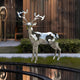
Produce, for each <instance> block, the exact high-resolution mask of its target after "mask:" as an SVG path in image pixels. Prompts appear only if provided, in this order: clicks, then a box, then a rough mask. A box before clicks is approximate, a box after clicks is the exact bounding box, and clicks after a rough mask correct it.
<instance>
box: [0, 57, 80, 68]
mask: <svg viewBox="0 0 80 80" xmlns="http://www.w3.org/2000/svg"><path fill="white" fill-rule="evenodd" d="M52 58H53V57H46V58H42V57H39V58H38V61H37V64H49V65H59V66H64V67H71V68H77V69H80V58H68V57H63V58H60V60H59V61H57V60H56V59H55V60H53V59H52ZM0 62H23V63H34V62H31V58H0Z"/></svg>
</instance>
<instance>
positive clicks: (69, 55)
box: [0, 53, 80, 58]
mask: <svg viewBox="0 0 80 80" xmlns="http://www.w3.org/2000/svg"><path fill="white" fill-rule="evenodd" d="M38 56H39V57H44V58H45V57H47V56H54V54H51V53H48V54H44V53H39V54H38ZM57 56H58V54H57ZM0 57H6V58H12V57H21V58H29V57H32V53H25V54H24V53H20V54H17V53H16V54H15V53H13V54H8V53H7V54H6V53H4V54H0ZM61 57H76V58H80V54H69V53H67V54H65V53H63V54H61Z"/></svg>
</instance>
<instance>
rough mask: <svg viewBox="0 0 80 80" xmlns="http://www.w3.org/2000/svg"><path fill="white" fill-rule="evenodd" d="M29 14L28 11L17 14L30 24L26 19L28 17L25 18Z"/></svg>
mask: <svg viewBox="0 0 80 80" xmlns="http://www.w3.org/2000/svg"><path fill="white" fill-rule="evenodd" d="M27 13H28V9H27V10H26V11H22V12H17V14H18V17H19V18H23V19H24V20H25V21H26V22H28V21H27V19H26V17H25V15H26V14H27ZM22 14H23V16H21V15H22ZM26 22H24V21H23V23H26Z"/></svg>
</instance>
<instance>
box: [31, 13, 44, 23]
mask: <svg viewBox="0 0 80 80" xmlns="http://www.w3.org/2000/svg"><path fill="white" fill-rule="evenodd" d="M34 16H35V17H34V19H33V20H32V23H33V22H34V21H36V20H37V19H40V18H41V20H44V18H45V15H44V16H40V15H39V14H38V15H36V13H34Z"/></svg>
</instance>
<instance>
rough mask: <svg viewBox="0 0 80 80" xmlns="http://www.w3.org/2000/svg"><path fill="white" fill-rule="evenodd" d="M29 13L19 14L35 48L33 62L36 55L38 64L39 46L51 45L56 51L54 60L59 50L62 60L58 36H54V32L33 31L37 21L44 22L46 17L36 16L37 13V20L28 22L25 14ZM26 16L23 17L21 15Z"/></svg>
mask: <svg viewBox="0 0 80 80" xmlns="http://www.w3.org/2000/svg"><path fill="white" fill-rule="evenodd" d="M27 12H28V10H26V12H25V11H23V12H18V16H19V17H20V18H23V19H24V20H25V21H26V23H25V25H26V26H27V29H28V34H29V39H30V41H31V43H32V46H33V54H32V59H31V61H33V60H34V54H36V59H35V63H36V62H37V59H38V46H39V45H40V44H49V45H50V46H51V47H52V48H53V49H55V55H54V57H53V59H55V56H56V53H57V50H59V55H58V59H57V60H59V59H60V53H61V49H60V47H59V45H58V42H55V40H56V39H57V38H59V36H58V34H53V33H52V32H47V33H42V32H35V31H33V28H32V27H33V26H34V25H36V24H37V23H33V22H34V21H36V20H37V19H41V20H44V18H45V16H40V15H39V14H38V15H36V13H35V14H34V16H35V18H34V20H33V21H31V22H28V21H27V19H26V18H25V14H26V13H27ZM22 13H23V14H24V15H23V16H21V15H20V14H22Z"/></svg>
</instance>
